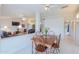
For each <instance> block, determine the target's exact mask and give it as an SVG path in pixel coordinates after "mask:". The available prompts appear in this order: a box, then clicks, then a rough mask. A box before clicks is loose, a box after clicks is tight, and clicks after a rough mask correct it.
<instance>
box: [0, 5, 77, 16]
mask: <svg viewBox="0 0 79 59" xmlns="http://www.w3.org/2000/svg"><path fill="white" fill-rule="evenodd" d="M63 6H65V4H51V5H50V8H49V10H48V11H45V9H44V7H45V5H43V4H2V5H0V11H1V16H10V17H13V16H16V17H21V16H24V17H34V16H35V13H36V12H39V13H40V14H41V15H42V16H53V17H55V16H72V15H75V14H76V13H77V12H78V7H79V6H78V5H76V4H74V5H71V4H69V5H68V7H66V8H61V7H63Z"/></svg>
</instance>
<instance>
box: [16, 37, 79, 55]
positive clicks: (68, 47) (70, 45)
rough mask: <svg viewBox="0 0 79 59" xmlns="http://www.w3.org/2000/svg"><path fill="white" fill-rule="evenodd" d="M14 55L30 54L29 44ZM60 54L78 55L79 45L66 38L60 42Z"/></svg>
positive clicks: (30, 47) (70, 38)
mask: <svg viewBox="0 0 79 59" xmlns="http://www.w3.org/2000/svg"><path fill="white" fill-rule="evenodd" d="M30 42H31V41H30ZM15 54H32V46H31V44H29V45H28V46H26V47H25V48H23V49H21V50H19V51H17V52H15ZM60 54H79V44H77V43H76V41H75V40H74V39H73V38H72V37H70V36H66V37H65V39H63V40H61V44H60Z"/></svg>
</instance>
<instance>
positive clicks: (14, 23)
mask: <svg viewBox="0 0 79 59" xmlns="http://www.w3.org/2000/svg"><path fill="white" fill-rule="evenodd" d="M19 25H20V22H15V21H12V26H19Z"/></svg>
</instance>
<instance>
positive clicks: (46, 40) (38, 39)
mask: <svg viewBox="0 0 79 59" xmlns="http://www.w3.org/2000/svg"><path fill="white" fill-rule="evenodd" d="M57 42H58V38H57V36H56V35H47V36H45V35H34V36H33V39H32V47H33V45H34V44H37V45H38V44H41V45H43V46H46V47H47V48H50V49H51V48H52V45H53V44H54V43H57Z"/></svg>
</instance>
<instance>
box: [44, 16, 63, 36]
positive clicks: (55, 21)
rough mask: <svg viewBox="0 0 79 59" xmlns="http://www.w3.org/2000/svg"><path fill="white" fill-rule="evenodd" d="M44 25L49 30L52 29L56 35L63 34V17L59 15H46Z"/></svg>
mask: <svg viewBox="0 0 79 59" xmlns="http://www.w3.org/2000/svg"><path fill="white" fill-rule="evenodd" d="M45 27H48V28H49V31H50V30H52V31H54V32H55V34H56V35H59V34H60V33H61V35H62V36H63V35H64V19H63V18H61V17H52V16H51V17H47V18H46V20H45Z"/></svg>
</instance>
